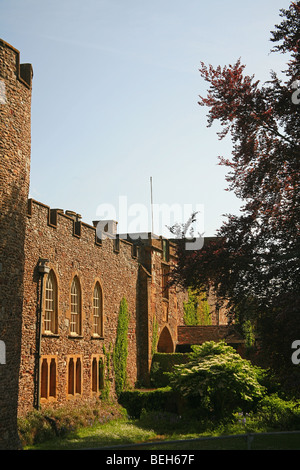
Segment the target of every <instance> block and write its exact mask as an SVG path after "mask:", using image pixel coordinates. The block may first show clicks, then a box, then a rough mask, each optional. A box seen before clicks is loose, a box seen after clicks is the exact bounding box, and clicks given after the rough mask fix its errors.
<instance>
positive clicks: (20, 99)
mask: <svg viewBox="0 0 300 470" xmlns="http://www.w3.org/2000/svg"><path fill="white" fill-rule="evenodd" d="M32 76H33V73H32V67H31V65H30V64H20V54H19V51H18V50H16V49H15V48H14V47H12V46H11V45H9V44H7V43H6V42H4V41H3V40H1V39H0V160H1V161H0V340H1V341H3V342H4V343H5V349H6V360H5V364H0V417H1V418H0V449H9V448H16V447H17V446H18V434H17V395H18V374H19V362H20V346H21V322H22V303H23V274H24V239H25V218H26V205H27V199H28V191H29V172H30V146H31V125H30V121H31V82H32Z"/></svg>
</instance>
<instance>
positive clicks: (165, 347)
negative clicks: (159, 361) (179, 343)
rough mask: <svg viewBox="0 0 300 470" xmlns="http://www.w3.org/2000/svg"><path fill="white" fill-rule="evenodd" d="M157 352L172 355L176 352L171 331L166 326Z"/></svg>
mask: <svg viewBox="0 0 300 470" xmlns="http://www.w3.org/2000/svg"><path fill="white" fill-rule="evenodd" d="M157 352H160V353H172V352H174V344H173V340H172V336H171V334H170V332H169V329H168V328H167V327H166V326H165V327H164V329H163V330H162V332H161V334H160V337H159V340H158V344H157Z"/></svg>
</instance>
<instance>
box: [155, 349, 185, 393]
mask: <svg viewBox="0 0 300 470" xmlns="http://www.w3.org/2000/svg"><path fill="white" fill-rule="evenodd" d="M187 361H188V355H187V354H182V353H156V354H154V356H153V358H152V363H151V370H150V380H151V385H152V386H153V387H158V388H160V387H167V386H168V385H169V384H170V378H169V375H168V373H169V372H172V370H173V367H174V365H175V364H183V363H186V362H187Z"/></svg>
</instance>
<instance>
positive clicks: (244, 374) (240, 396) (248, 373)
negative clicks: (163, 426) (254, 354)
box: [169, 341, 266, 418]
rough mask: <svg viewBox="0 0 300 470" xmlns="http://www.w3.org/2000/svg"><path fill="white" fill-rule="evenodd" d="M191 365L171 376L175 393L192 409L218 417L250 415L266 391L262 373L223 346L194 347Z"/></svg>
mask: <svg viewBox="0 0 300 470" xmlns="http://www.w3.org/2000/svg"><path fill="white" fill-rule="evenodd" d="M192 351H193V352H192V353H191V354H189V359H190V362H188V363H187V364H182V365H177V366H174V372H172V373H170V374H169V376H170V385H171V387H172V389H173V390H175V391H177V392H178V393H179V394H180V395H181V396H183V397H184V398H186V399H187V400H188V402H189V404H190V406H191V407H195V408H196V407H197V408H198V410H199V409H201V408H202V410H203V411H207V412H208V413H210V414H214V415H215V416H216V417H220V418H221V417H225V416H230V415H231V414H232V413H233V412H235V411H237V410H239V409H240V410H242V411H249V410H251V409H253V407H254V405H255V404H256V403H257V402H258V401H259V400H260V399H261V398H262V397H263V396H264V394H265V392H266V390H265V387H263V386H262V385H261V383H260V381H259V378H260V376H261V374H262V371H261V369H258V368H257V367H254V366H253V365H252V364H251V363H250V362H249V361H247V360H245V359H242V358H241V356H240V355H239V354H238V353H237V352H236V351H235V350H234V349H233V348H232V347H230V346H227V345H226V344H225V343H224V342H219V343H215V342H213V341H208V342H206V343H204V344H203V345H202V346H193V347H192Z"/></svg>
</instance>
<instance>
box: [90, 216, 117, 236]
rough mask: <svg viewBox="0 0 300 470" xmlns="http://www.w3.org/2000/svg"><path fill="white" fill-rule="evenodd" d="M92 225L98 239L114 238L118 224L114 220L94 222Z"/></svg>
mask: <svg viewBox="0 0 300 470" xmlns="http://www.w3.org/2000/svg"><path fill="white" fill-rule="evenodd" d="M93 225H94V227H96V233H97V237H98V238H101V239H102V238H106V237H108V238H115V237H116V235H117V225H118V222H116V221H115V220H94V221H93ZM103 235H104V236H103Z"/></svg>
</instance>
